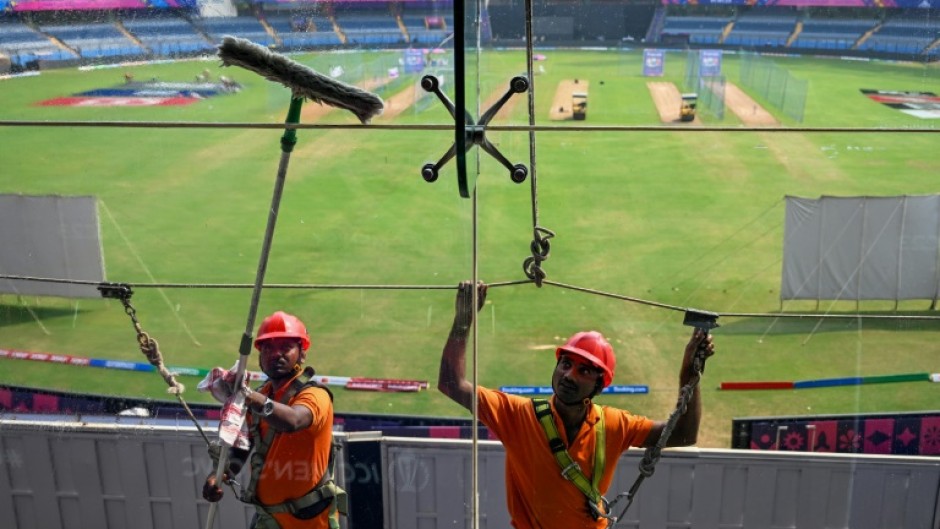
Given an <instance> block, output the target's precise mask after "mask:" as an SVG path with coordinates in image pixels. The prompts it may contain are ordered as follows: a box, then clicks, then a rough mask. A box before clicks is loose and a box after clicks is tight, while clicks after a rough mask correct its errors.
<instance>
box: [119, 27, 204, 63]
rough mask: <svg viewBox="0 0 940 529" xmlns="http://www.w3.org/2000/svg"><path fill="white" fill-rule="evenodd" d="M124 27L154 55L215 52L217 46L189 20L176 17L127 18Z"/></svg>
mask: <svg viewBox="0 0 940 529" xmlns="http://www.w3.org/2000/svg"><path fill="white" fill-rule="evenodd" d="M124 27H125V28H127V30H128V31H130V32H131V34H133V35H134V36H135V37H137V38H138V39H140V41H141V42H142V43H143V44H144V45H145V46H147V47H148V48H149V49H150V50H151V52H152V53H153V54H154V55H158V56H174V55H188V54H195V53H214V51H215V48H214V46H213V44H212V43H211V42H209V40H207V39H206V37H205V36H203V35H201V34H199V33H198V32H197V30H196V28H194V27H193V25H192V24H190V23H189V22H188V21H186V20H184V19H182V18H176V17H166V18H164V17H159V18H148V17H141V18H133V19H125V20H124Z"/></svg>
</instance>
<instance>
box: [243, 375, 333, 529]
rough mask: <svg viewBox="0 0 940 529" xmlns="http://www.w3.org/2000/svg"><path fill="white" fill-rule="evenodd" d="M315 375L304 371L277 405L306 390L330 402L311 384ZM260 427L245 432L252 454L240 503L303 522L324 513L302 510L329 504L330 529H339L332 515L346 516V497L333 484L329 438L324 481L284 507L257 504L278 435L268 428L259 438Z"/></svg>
mask: <svg viewBox="0 0 940 529" xmlns="http://www.w3.org/2000/svg"><path fill="white" fill-rule="evenodd" d="M314 374H315V371H314V369H313V368H312V367H309V366H308V367H307V368H306V369H304V372H303V373H302V374H301V375H300V376H298V377H297V378H295V379H294V380H292V381H291V382H290V386H288V388H287V390H286V391H285V392H284V395H283V396H282V397H281V399H280V400H279V402H280V403H281V404H285V405H286V404H288V403H289V402H290V401H291V399H293V398H294V396H296V395H297V394H298V393H300V391H301V390H303V389H305V388H308V387H317V388H321V389H323V390H325V391H326V392H327V394H329V396H330V401H332V400H333V393H332V392H331V391H330V390H329V388H327V387H326V386H325V385H323V384H321V383H319V382H317V381H316V380H312V377H313V375H314ZM259 424H260V421H251V424H250V426H249V428H248V431H249V433H250V434H251V440H252V444H253V445H254V451H253V452H252V455H251V481H250V482H249V484H248V486H247V487H246V488H245V490H244V492H243V493H242V496H241V498H240V499H241V501H243V502H245V503H250V504H252V505H254V506H255V507H257V508H258V509H259V510H260V511H263V512H265V513H267V514H269V515H274V514H276V513H285V512H287V513H291V514H294V515H296V514H298V513H300V514H302V515H303V517H304V518H308V517H309V518H312V517H313V516H316V515H317V514H319V513H320V512H323V511H322V509H317V510H314V512H303V511H304V509H308V508H310V507H312V506H314V505H316V504H318V503H321V502H322V503H324V504H325V503H326V502H329V508H330V517H329V521H330V528H331V529H339V523H338V522H337V521H336V517H335V516H334V515H335V513H336V512H337V511H338V512H339V513H340V514H343V515H345V514H346V513H347V497H346V491H345V490H343V489H342V488H340V487H339V486H338V485H337V484H336V483H334V482H333V464H334V460H335V455H336V444H335V443H334V442H333V440H332V438H331V439H330V460H329V464H328V465H327V469H326V472H324V473H323V477H321V478H320V482H319V483H317V485H316V487H314V488H313V490H311V491H310V492H308V493H306V494H304V495H303V496H301V497H299V498H295V499H292V500H288V501H285V502H283V503H278V504H275V505H264V504H262V503H261V502H259V501H258V498H257V496H256V493H255V489H256V487H257V484H258V478H259V477H260V476H261V471H262V470H263V468H264V464H265V460H266V459H267V454H268V449H270V448H271V443H272V442H273V441H274V436H275V435H277V434H276V433H275V432H274V429H273V428H268V429H267V431H266V432H265V435H264V436H262V435H261V429H260V427H259ZM323 508H324V509H325V508H326V505H324V507H323Z"/></svg>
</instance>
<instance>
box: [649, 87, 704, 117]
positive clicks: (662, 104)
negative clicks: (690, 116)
mask: <svg viewBox="0 0 940 529" xmlns="http://www.w3.org/2000/svg"><path fill="white" fill-rule="evenodd" d="M646 88H647V89H649V91H650V97H652V98H653V103H654V104H655V105H656V111H657V112H659V120H660V121H662V122H663V123H682V121H681V120H680V119H679V109H680V108H681V107H682V94H681V93H680V92H679V89H678V88H676V85H674V84H672V83H667V82H664V81H657V82H652V83H646ZM686 123H695V124H699V125H700V124H701V123H702V122H701V120H699V118H698V116H697V115H696V116H695V119H694V120H692V121H691V122H686Z"/></svg>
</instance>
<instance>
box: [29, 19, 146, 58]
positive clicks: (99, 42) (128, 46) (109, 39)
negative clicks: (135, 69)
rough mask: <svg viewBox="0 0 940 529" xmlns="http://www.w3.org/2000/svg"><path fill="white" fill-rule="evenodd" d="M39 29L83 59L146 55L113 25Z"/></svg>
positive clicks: (46, 27) (101, 24)
mask: <svg viewBox="0 0 940 529" xmlns="http://www.w3.org/2000/svg"><path fill="white" fill-rule="evenodd" d="M40 29H41V30H42V31H43V32H44V33H46V34H47V35H50V36H52V37H54V38H57V39H59V41H61V42H62V43H63V44H65V45H66V46H68V47H69V48H71V49H72V50H75V52H76V53H77V54H78V55H79V56H80V57H82V58H85V59H97V58H103V57H133V56H136V55H144V54H145V53H146V50H145V49H143V48H141V47H140V46H138V45H137V44H136V43H134V42H133V41H131V40H130V39H128V38H127V37H126V36H125V35H124V34H123V33H121V32H120V30H118V29H117V27H116V26H114V25H113V24H104V23H100V24H81V25H56V26H42V27H41V28H40Z"/></svg>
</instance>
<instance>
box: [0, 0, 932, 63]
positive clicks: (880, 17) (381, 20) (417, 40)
mask: <svg viewBox="0 0 940 529" xmlns="http://www.w3.org/2000/svg"><path fill="white" fill-rule="evenodd" d="M4 1H6V0H0V5H3V4H2V3H3V2H4ZM63 1H64V0H63ZM537 3H538V4H539V5H538V8H539V11H538V16H535V17H534V20H533V22H534V23H535V29H536V30H539V31H540V33H541V34H538V35H536V38H538V39H540V42H546V43H550V44H551V45H562V46H564V45H576V46H577V45H584V43H588V42H605V41H606V42H616V43H617V45H620V46H634V45H636V44H634V43H640V42H643V43H646V44H655V45H656V46H660V47H664V48H677V47H678V48H685V47H690V46H691V47H699V48H724V49H735V50H748V51H781V50H786V51H787V52H789V53H812V54H816V55H827V54H828V55H847V56H858V57H872V58H880V59H902V60H927V61H931V60H938V59H940V15H938V13H937V10H935V9H916V10H915V9H911V10H904V9H898V8H868V7H864V8H841V7H840V8H836V7H784V6H766V5H764V6H751V5H734V4H727V5H694V4H682V5H680V4H668V5H662V4H658V3H650V4H648V5H629V6H627V5H619V4H617V5H615V4H608V3H585V4H583V5H581V7H580V8H577V9H575V8H573V7H572V5H569V4H565V5H559V4H556V3H553V2H549V1H545V0H542V1H540V2H537ZM6 5H7V6H8V9H7V10H6V12H4V13H2V14H0V55H5V56H7V57H9V61H10V63H11V69H12V70H14V71H16V70H24V69H31V68H48V67H55V66H57V65H74V64H76V63H78V64H92V63H103V62H120V61H122V60H140V59H142V58H159V57H167V58H178V57H191V56H199V55H206V54H213V53H215V47H216V45H217V44H218V43H219V42H220V40H221V38H222V37H223V36H225V35H236V36H239V37H242V38H246V39H249V40H252V41H254V42H256V43H258V44H261V45H263V46H267V47H270V48H272V49H276V50H281V51H288V52H294V51H304V50H316V49H344V48H347V49H348V48H406V47H415V46H417V47H437V46H440V45H441V44H442V43H445V42H446V41H447V39H448V38H449V37H450V36H451V34H452V29H451V28H452V27H453V22H452V14H451V13H450V11H449V10H448V9H445V8H442V7H441V6H436V5H433V4H428V3H421V2H418V3H401V2H382V1H377V2H365V3H363V2H360V3H355V4H353V3H350V4H335V3H326V4H316V3H300V2H289V3H284V2H274V1H268V2H260V3H259V2H254V3H249V4H237V9H238V14H237V16H208V15H207V16H201V15H200V8H199V6H198V4H196V3H195V2H192V1H185V0H184V1H182V2H181V0H151V1H150V2H149V3H148V7H147V8H137V9H129V8H128V9H113V10H101V11H97V12H94V13H90V12H88V11H67V15H63V16H55V15H56V14H55V13H51V14H48V13H43V12H30V13H28V14H24V13H19V12H16V9H15V8H11V7H9V6H15V5H16V6H18V5H22V2H20V3H16V4H13V3H10V2H8V1H7V2H6ZM161 6H162V7H161ZM488 9H489V14H490V26H491V28H490V29H491V32H492V39H493V43H494V44H496V45H501V46H504V45H509V46H516V45H524V35H523V34H522V28H523V25H522V24H521V22H522V21H523V20H524V12H523V10H522V6H521V4H518V3H510V4H499V3H498V4H494V5H492V6H489V8H488ZM63 13H66V12H63ZM546 19H550V20H553V21H555V22H553V23H552V24H548V25H546V23H545V22H544V20H546ZM540 21H542V22H540ZM487 38H488V37H486V36H485V37H484V40H486V39H487Z"/></svg>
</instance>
